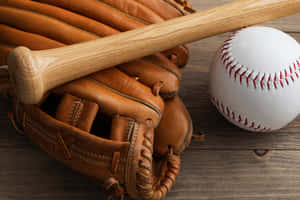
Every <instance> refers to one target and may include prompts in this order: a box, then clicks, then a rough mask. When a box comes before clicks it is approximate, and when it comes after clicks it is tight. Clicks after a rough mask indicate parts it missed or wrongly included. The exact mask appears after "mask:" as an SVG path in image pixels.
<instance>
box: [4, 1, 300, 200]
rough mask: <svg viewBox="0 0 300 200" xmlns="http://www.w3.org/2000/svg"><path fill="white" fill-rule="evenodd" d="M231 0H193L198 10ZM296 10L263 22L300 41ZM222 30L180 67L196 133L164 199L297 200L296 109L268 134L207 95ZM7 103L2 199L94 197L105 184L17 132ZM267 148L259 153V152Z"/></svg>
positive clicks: (299, 137) (299, 138) (299, 146)
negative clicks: (229, 116) (225, 112)
mask: <svg viewBox="0 0 300 200" xmlns="http://www.w3.org/2000/svg"><path fill="white" fill-rule="evenodd" d="M230 1H231V0H210V1H205V0H191V3H192V4H193V5H194V7H195V8H197V9H198V10H200V9H205V8H209V7H213V6H215V5H220V4H222V3H226V2H230ZM299 22H300V14H298V15H296V16H291V17H287V18H284V19H280V20H276V21H273V22H270V23H267V25H268V26H272V27H276V28H280V29H282V30H284V31H286V32H288V33H290V34H291V35H292V36H294V37H295V38H296V39H297V40H298V41H299V42H300V24H299ZM227 36H228V34H224V35H220V36H217V37H213V38H209V39H205V40H203V41H200V42H197V43H194V44H193V45H192V49H191V53H192V57H191V61H190V64H189V65H188V66H187V67H186V69H184V81H183V85H182V90H181V94H180V95H181V96H182V98H183V99H184V102H185V103H186V105H187V107H188V109H189V111H190V112H191V115H192V118H193V121H194V126H195V133H196V134H199V133H204V134H205V136H206V141H205V142H193V143H192V145H191V146H190V147H189V148H188V150H187V151H186V152H185V153H184V154H183V155H182V157H183V164H182V171H181V173H180V177H179V178H178V179H177V182H176V185H175V187H174V188H173V190H172V191H171V193H170V194H169V195H168V197H167V198H166V199H167V200H171V199H178V200H198V199H199V200H227V199H228V200H235V199H237V200H260V199H262V200H281V199H282V200H298V199H300V167H299V166H300V133H298V132H300V117H299V118H298V119H297V120H295V121H294V122H293V123H292V124H290V125H289V126H288V127H286V128H284V129H282V130H280V131H278V132H276V133H272V134H254V133H249V132H246V131H242V130H241V129H239V128H236V127H234V126H233V125H231V124H230V123H228V122H227V121H226V120H225V119H224V118H223V117H222V116H221V115H220V114H218V113H217V111H216V109H214V107H213V106H212V104H211V103H210V102H209V99H208V94H207V81H208V80H207V73H208V69H209V64H210V62H211V59H212V56H213V54H214V52H215V51H216V49H217V48H218V47H219V46H220V45H221V43H222V42H223V41H224V40H225V38H226V37H227ZM7 107H8V105H7V104H6V103H5V102H4V101H3V100H2V99H1V101H0V127H1V134H0V199H1V200H53V199H55V200H71V199H72V200H73V199H76V200H77V199H84V200H94V199H95V200H96V199H97V200H98V199H104V198H105V197H106V195H105V193H104V191H103V190H102V189H101V188H99V186H97V185H96V184H94V183H93V182H92V181H90V180H89V179H88V178H86V177H84V176H82V175H80V174H78V173H76V172H73V171H71V170H69V169H68V168H66V167H64V166H63V165H62V164H60V163H58V162H56V161H55V160H54V159H52V158H50V157H48V156H47V155H46V154H45V153H44V152H42V151H41V150H39V148H37V147H36V146H35V145H33V144H32V143H31V142H30V141H29V140H28V139H27V138H26V137H24V136H21V135H19V134H18V133H16V131H15V130H14V128H13V127H12V126H11V124H10V123H9V121H8V120H7V111H8V109H7ZM264 153H265V154H266V155H265V156H259V155H261V154H264Z"/></svg>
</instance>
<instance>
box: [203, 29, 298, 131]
mask: <svg viewBox="0 0 300 200" xmlns="http://www.w3.org/2000/svg"><path fill="white" fill-rule="evenodd" d="M209 85H210V86H209V90H210V97H211V100H212V102H213V104H214V105H215V106H216V107H217V109H218V110H219V111H220V113H222V115H223V116H224V117H225V118H227V119H228V120H229V121H230V122H232V123H233V124H235V125H237V126H239V127H241V128H243V129H246V130H250V131H257V132H270V131H274V130H277V129H280V128H282V127H284V126H286V125H287V124H288V123H290V122H291V121H293V120H294V119H295V118H296V117H297V115H298V114H299V112H300V45H299V44H298V42H297V41H296V40H295V39H293V38H292V37H291V36H289V35H288V34H286V33H283V32H281V31H279V30H277V29H274V28H267V27H259V26H254V27H249V28H245V29H242V30H240V31H238V32H236V33H235V34H233V36H232V37H231V38H230V39H228V40H226V41H225V43H224V45H223V46H222V47H221V48H220V50H219V51H218V52H217V54H216V56H215V58H214V62H213V64H212V67H211V72H210V83H209Z"/></svg>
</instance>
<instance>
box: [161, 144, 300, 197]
mask: <svg viewBox="0 0 300 200" xmlns="http://www.w3.org/2000/svg"><path fill="white" fill-rule="evenodd" d="M193 147H194V146H193ZM193 147H192V148H190V150H189V151H188V152H186V153H185V154H184V156H183V169H182V173H181V174H180V177H179V178H178V179H177V182H176V186H175V188H174V190H173V191H172V192H171V193H170V194H169V196H168V198H167V199H176V200H196V199H197V200H208V199H213V200H257V199H263V200H275V199H276V200H283V199H284V200H295V199H299V198H300V190H299V185H300V176H299V174H300V171H299V170H300V169H299V167H298V166H299V164H300V152H299V151H272V152H270V154H269V155H268V156H266V159H259V158H257V157H256V156H254V153H253V152H252V151H247V150H246V151H224V150H222V151H212V150H209V151H205V150H202V151H198V150H196V149H194V148H193Z"/></svg>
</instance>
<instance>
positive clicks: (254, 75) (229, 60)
mask: <svg viewBox="0 0 300 200" xmlns="http://www.w3.org/2000/svg"><path fill="white" fill-rule="evenodd" d="M238 33H239V31H238V32H236V33H234V34H233V35H232V36H231V37H230V38H229V39H228V40H226V41H225V42H224V45H223V46H222V48H221V54H220V56H221V61H222V63H223V65H224V66H225V69H226V71H227V73H228V75H229V77H230V78H231V79H234V80H235V81H236V80H238V82H239V83H240V84H241V85H244V84H246V85H247V87H252V88H254V89H261V90H265V89H266V90H271V89H279V88H280V87H281V88H285V87H287V86H289V85H290V84H292V83H293V82H295V81H296V80H298V79H299V76H300V56H299V57H298V58H297V59H296V60H295V61H294V62H293V63H292V64H290V65H289V66H288V67H286V68H285V69H283V70H281V71H280V72H275V73H262V72H256V71H254V70H251V69H248V68H247V67H246V66H244V65H242V64H240V63H239V62H238V60H237V59H236V58H235V57H234V56H233V54H232V46H233V43H232V41H233V40H234V39H235V37H236V35H237V34H238Z"/></svg>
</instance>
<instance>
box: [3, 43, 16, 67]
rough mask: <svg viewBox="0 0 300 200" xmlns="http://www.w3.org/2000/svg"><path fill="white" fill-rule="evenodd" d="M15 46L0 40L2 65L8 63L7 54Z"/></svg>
mask: <svg viewBox="0 0 300 200" xmlns="http://www.w3.org/2000/svg"><path fill="white" fill-rule="evenodd" d="M13 48H14V47H13V46H11V45H9V44H4V43H1V42H0V66H1V65H7V56H8V54H9V52H10V51H11V50H12V49H13Z"/></svg>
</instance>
